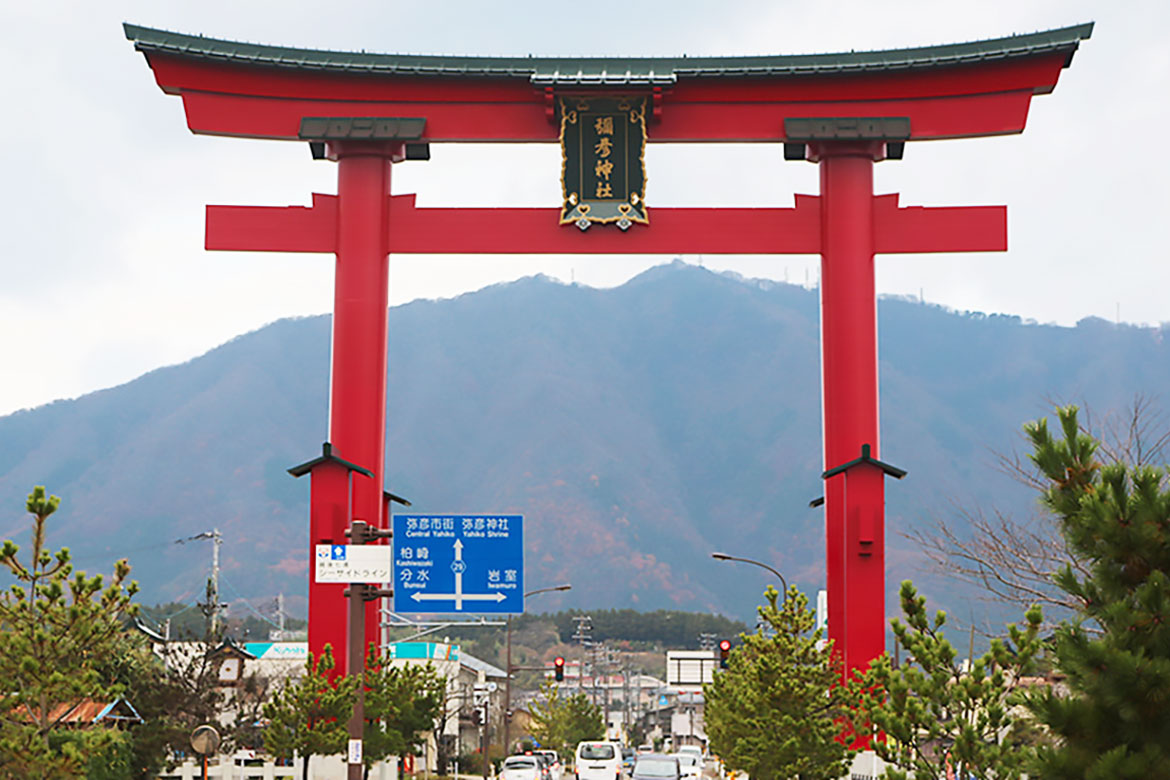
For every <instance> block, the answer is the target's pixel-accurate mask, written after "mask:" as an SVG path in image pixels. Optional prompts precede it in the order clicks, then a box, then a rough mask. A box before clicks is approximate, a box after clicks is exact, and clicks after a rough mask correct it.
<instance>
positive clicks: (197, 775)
mask: <svg viewBox="0 0 1170 780" xmlns="http://www.w3.org/2000/svg"><path fill="white" fill-rule="evenodd" d="M345 774H346V771H345V762H344V760H343V759H342V757H340V756H313V758H312V759H311V761H310V762H309V777H308V778H303V777H301V761H300V759H297V760H295V761H293V765H292V766H276V765H275V764H273V763H272V762H271V761H266V762H265V763H264V764H263V766H241V765H240V764H239V763H237V764H236V765H235V766H233V765H232V759H231V757H230V756H222V757H219V758H212V759H210V760H209V761H208V762H207V777H208V780H279V779H280V778H291V779H292V780H343V778H345ZM202 778H203V763H202V762H201V761H200V762H194V761H191V760H187V761H184V762H183V763H182V764H180V765H179V766H177V767H175V768H174V770H172V771H170V772H165V773H163V774H160V775H159V776H158V780H202ZM370 780H398V767H397V762H396V760H395V759H390V760H389V761H384V762H382V763H380V764H375V765H374V766H373V767H372V768H371V769H370Z"/></svg>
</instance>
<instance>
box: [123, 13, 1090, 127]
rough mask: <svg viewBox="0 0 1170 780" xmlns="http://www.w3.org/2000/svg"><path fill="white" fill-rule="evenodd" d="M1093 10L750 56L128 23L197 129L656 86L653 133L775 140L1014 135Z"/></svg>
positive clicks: (501, 119) (538, 100)
mask: <svg viewBox="0 0 1170 780" xmlns="http://www.w3.org/2000/svg"><path fill="white" fill-rule="evenodd" d="M1092 29H1093V25H1092V23H1088V24H1082V25H1078V26H1074V27H1065V28H1062V29H1058V30H1049V31H1046V32H1037V33H1030V34H1027V35H1015V36H1011V37H1007V38H997V39H994V40H985V41H975V42H972V43H962V44H950V45H944V46H926V47H920V48H910V49H891V50H887V51H870V52H848V53H841V54H801V55H776V56H758V57H757V56H748V57H633V58H629V57H613V58H610V57H585V58H569V57H457V56H437V55H407V54H368V53H365V52H334V51H321V50H316V49H295V48H288V47H280V46H265V45H260V44H251V43H238V42H233V41H224V40H219V39H216V38H204V37H201V36H194V35H183V34H179V33H173V32H166V31H163V30H155V29H150V28H146V27H138V26H135V25H131V24H127V25H125V32H126V37H127V38H128V39H130V40H131V41H133V42H134V46H135V48H136V49H137V50H138V51H140V52H142V53H143V54H144V55H145V56H146V58H147V61H148V62H149V63H150V66H151V68H152V69H153V71H154V76H155V80H156V81H157V82H158V85H159V86H160V87H161V88H162V89H163V91H164V92H166V93H168V94H172V95H180V96H181V97H182V99H183V106H184V110H185V112H186V115H187V124H188V127H189V128H190V129H191V131H192V132H195V133H205V134H211V135H228V136H237V137H249V138H269V139H283V140H297V139H298V138H300V136H299V130H300V127H301V121H302V120H303V119H305V118H307V117H379V118H421V119H423V120H425V130H424V131H423V132H422V135H421V137H420V138H419V139H418V140H420V141H425V142H459V141H501V142H521V143H523V142H546V143H548V142H556V141H557V140H558V139H559V131H560V128H559V124H560V123H559V120H558V118H557V117H556V110H555V105H554V104H555V96H560V95H581V94H589V93H596V92H609V93H611V94H612V93H614V92H622V93H624V94H627V95H636V94H644V95H651V94H652V95H653V98H654V100H653V106H654V113H653V121H652V123H651V125H650V127H648V128H647V133H648V137H649V140H650V141H651V142H674V141H714V142H729V141H730V142H776V141H783V140H786V138H785V122H786V121H787V120H791V119H801V118H825V117H856V118H874V117H896V118H901V119H904V120H907V121H908V124H909V135H908V136H907V137H906V140H924V139H938V138H966V137H974V136H986V135H1002V134H1006V133H1018V132H1021V131H1022V130H1023V129H1024V124H1025V122H1026V120H1027V114H1028V106H1029V104H1030V102H1031V99H1032V97H1033V95H1037V94H1045V93H1048V92H1051V91H1052V89H1053V88H1054V87H1055V85H1056V81H1057V79H1058V77H1059V75H1060V72H1061V71H1062V70H1063V69H1064V68H1066V67H1067V66H1068V65H1069V62H1070V60H1071V58H1072V55H1073V53H1074V52H1075V51H1076V50H1077V47H1078V46H1079V45H1080V42H1081V41H1082V40H1085V39H1087V38H1088V37H1089V36H1090V35H1091V33H1092Z"/></svg>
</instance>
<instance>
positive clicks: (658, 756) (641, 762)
mask: <svg viewBox="0 0 1170 780" xmlns="http://www.w3.org/2000/svg"><path fill="white" fill-rule="evenodd" d="M630 777H631V778H632V780H682V770H681V769H680V768H679V765H678V758H677V757H676V756H668V755H666V754H664V753H641V754H639V755H638V760H637V761H635V762H634V771H633V773H632V774H631V775H630Z"/></svg>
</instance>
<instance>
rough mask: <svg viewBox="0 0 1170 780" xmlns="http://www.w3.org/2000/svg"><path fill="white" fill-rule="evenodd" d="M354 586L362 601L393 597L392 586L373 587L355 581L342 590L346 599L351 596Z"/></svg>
mask: <svg viewBox="0 0 1170 780" xmlns="http://www.w3.org/2000/svg"><path fill="white" fill-rule="evenodd" d="M355 588H356V589H357V590H358V592H359V593H360V595H361V598H362V601H374V600H376V599H382V598H386V599H389V598H393V597H394V589H393V588H375V587H373V586H372V585H362V584H360V583H355V584H353V585H350V586H349V587H348V588H346V589H345V590H344V591H343V593H344V595H345V597H346V598H347V599H348V598H353V591H354V589H355Z"/></svg>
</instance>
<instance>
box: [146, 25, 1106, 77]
mask: <svg viewBox="0 0 1170 780" xmlns="http://www.w3.org/2000/svg"><path fill="white" fill-rule="evenodd" d="M123 26H124V28H125V31H126V37H127V38H128V39H130V40H131V41H134V48H135V49H137V50H138V51H141V52H144V53H147V54H151V53H160V54H173V55H179V56H184V57H197V58H201V59H210V60H220V61H225V62H233V63H239V64H244V65H262V66H268V67H278V68H298V69H302V70H322V71H336V72H343V73H369V74H376V75H395V76H458V77H495V78H517V79H521V78H522V79H527V80H528V81H529V82H531V83H532V84H535V85H540V86H545V85H548V86H556V85H566V86H622V85H647V86H653V85H662V86H665V85H669V84H673V83H675V82H676V81H678V80H679V79H680V78H720V77H723V78H726V77H741V78H742V77H759V76H810V75H829V74H838V73H859V72H871V71H898V70H911V69H920V68H936V67H943V66H948V65H966V64H971V63H976V62H986V61H992V60H1005V59H1015V58H1019V57H1031V56H1035V55H1038V54H1048V53H1052V52H1066V53H1067V54H1068V56H1069V57H1071V56H1072V54H1073V52H1075V51H1076V49H1077V46H1078V45H1079V43H1080V41H1082V40H1085V39H1087V38H1088V37H1089V36H1090V35H1091V34H1092V31H1093V24H1092V22H1090V23H1088V24H1081V25H1077V26H1075V27H1063V28H1061V29H1058V30H1048V31H1045V32H1036V33H1029V34H1027V35H1013V36H1011V37H1008V38H995V39H992V40H985V41H973V42H971V43H956V44H947V45H943V46H923V47H918V48H913V49H887V50H884V51H863V52H845V53H839V54H791V55H790V54H781V55H768V56H746V57H744V56H737V57H460V56H443V55H416V54H367V53H365V52H339V51H322V50H318V49H293V48H289V47H283V46H264V45H260V44H254V43H238V42H235V41H223V40H218V39H215V38H204V37H202V36H196V35H183V34H181V33H173V32H167V31H165V30H155V29H151V28H148V27H137V26H135V25H132V24H126V25H123Z"/></svg>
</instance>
